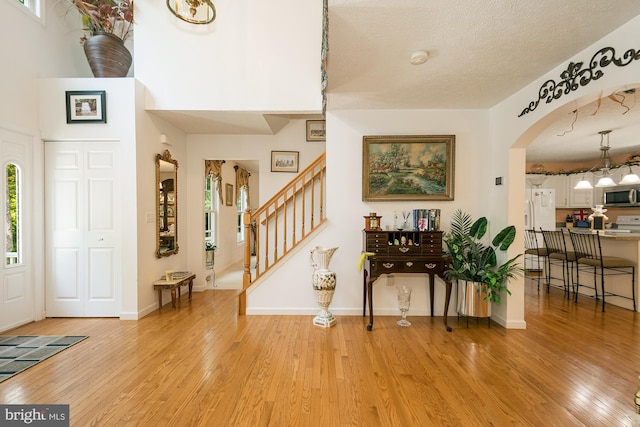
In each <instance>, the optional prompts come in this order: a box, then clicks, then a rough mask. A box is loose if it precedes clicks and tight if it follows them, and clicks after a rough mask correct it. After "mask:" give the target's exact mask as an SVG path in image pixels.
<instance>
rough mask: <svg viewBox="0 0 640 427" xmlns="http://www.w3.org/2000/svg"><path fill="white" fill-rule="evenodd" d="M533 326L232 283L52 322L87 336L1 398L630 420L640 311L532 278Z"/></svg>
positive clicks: (139, 409)
mask: <svg viewBox="0 0 640 427" xmlns="http://www.w3.org/2000/svg"><path fill="white" fill-rule="evenodd" d="M528 282H529V283H528V284H527V289H526V293H527V297H526V321H527V325H528V328H527V329H526V330H506V329H504V328H502V327H500V326H498V325H497V324H495V323H493V324H492V325H491V327H490V328H489V327H487V322H486V320H483V321H480V322H476V321H474V320H472V321H470V322H469V327H468V328H467V326H466V321H464V320H461V321H460V322H459V323H458V322H457V321H456V319H455V318H453V319H451V320H450V324H451V325H452V326H453V328H454V330H453V332H450V333H447V332H446V331H445V329H444V327H443V325H442V318H440V317H436V318H429V317H412V316H411V312H409V316H408V318H409V320H410V321H411V322H412V323H413V325H412V326H411V327H409V328H401V327H399V326H397V325H396V321H397V320H398V318H399V316H394V317H376V321H375V326H374V330H373V331H372V332H367V331H366V323H367V320H366V319H365V318H363V317H360V316H353V317H350V316H349V317H347V316H340V317H338V323H337V325H336V326H335V327H333V328H331V329H321V328H318V327H314V326H313V325H312V317H311V316H241V317H238V316H237V315H236V313H237V298H236V297H235V294H236V292H237V291H234V290H213V291H206V292H202V293H194V296H193V300H192V301H191V302H189V301H188V299H187V296H186V295H183V296H182V299H181V300H180V301H179V305H178V309H177V310H175V311H173V310H171V309H170V308H164V309H163V310H162V311H156V312H154V313H152V314H151V315H149V316H147V317H145V318H144V319H141V320H140V321H137V322H135V321H120V320H117V319H46V320H44V321H41V322H36V323H32V324H29V325H26V326H23V327H20V328H17V329H14V330H12V331H8V332H7V333H6V334H10V335H29V334H43V335H44V334H56V335H73V334H78V335H88V336H89V338H88V339H86V340H84V341H83V342H81V343H79V344H77V345H75V346H73V347H71V348H70V349H68V350H65V351H64V352H63V353H60V354H59V355H56V356H54V357H52V358H50V359H48V360H46V361H44V362H42V363H40V364H38V365H36V366H35V367H33V368H30V369H28V370H27V371H25V372H23V373H20V374H18V375H17V376H15V377H13V378H11V379H9V380H7V381H5V382H3V383H1V384H0V401H1V402H2V403H13V404H19V403H29V404H55V403H59V404H70V419H71V425H72V426H94V425H95V426H116V425H117V426H347V425H349V426H432V425H434V426H436V425H437V426H506V425H511V426H528V425H531V426H574V425H575V426H582V425H584V426H623V425H626V426H629V425H631V419H632V418H631V417H632V416H633V411H634V406H633V395H634V392H635V390H636V388H637V387H638V385H639V382H638V372H639V371H640V320H639V318H638V313H634V312H631V311H629V310H624V309H621V308H619V307H615V306H613V305H608V306H607V312H606V313H602V312H601V311H600V307H599V306H598V304H597V303H596V302H595V301H593V300H589V299H586V298H581V299H580V302H579V303H578V304H575V303H573V302H571V301H567V300H566V299H565V298H564V297H563V292H562V290H559V289H554V288H552V289H551V290H550V291H549V292H547V291H546V290H544V291H541V292H540V294H538V292H537V291H536V287H535V281H528Z"/></svg>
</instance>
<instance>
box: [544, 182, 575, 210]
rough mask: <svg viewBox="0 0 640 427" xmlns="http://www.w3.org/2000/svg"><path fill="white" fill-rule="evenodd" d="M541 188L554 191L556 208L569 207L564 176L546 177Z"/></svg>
mask: <svg viewBox="0 0 640 427" xmlns="http://www.w3.org/2000/svg"><path fill="white" fill-rule="evenodd" d="M543 187H544V188H553V189H554V190H556V208H566V207H569V193H568V192H567V176H566V175H548V176H547V179H546V181H545V182H544V185H543Z"/></svg>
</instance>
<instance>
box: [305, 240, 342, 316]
mask: <svg viewBox="0 0 640 427" xmlns="http://www.w3.org/2000/svg"><path fill="white" fill-rule="evenodd" d="M336 250H338V248H323V247H320V246H316V247H315V248H313V249H311V252H310V259H311V266H312V267H313V274H312V276H311V283H312V284H313V290H314V292H315V294H316V302H317V303H318V305H319V306H320V309H321V310H320V312H319V313H318V314H317V316H316V317H315V318H314V319H313V324H314V325H316V326H320V327H321V328H330V327H332V326H333V325H335V324H336V318H335V317H333V314H331V312H330V311H329V304H331V300H332V299H333V293H334V291H335V289H336V273H334V272H333V271H331V270H329V262H331V257H332V256H333V253H334V252H335V251H336Z"/></svg>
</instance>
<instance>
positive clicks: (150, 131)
mask: <svg viewBox="0 0 640 427" xmlns="http://www.w3.org/2000/svg"><path fill="white" fill-rule="evenodd" d="M144 97H145V88H144V86H143V85H142V83H139V82H137V85H136V116H135V117H136V160H137V162H136V166H135V172H136V177H137V186H132V187H131V191H132V192H134V191H137V216H135V217H132V218H131V220H133V218H136V222H137V247H136V250H137V268H138V271H137V277H138V280H137V289H136V290H137V300H138V307H137V308H138V311H139V317H143V316H145V315H147V314H149V313H151V312H152V311H154V310H157V309H158V296H157V292H156V291H154V290H153V282H155V281H156V280H158V279H159V278H160V277H161V276H162V275H163V274H164V272H165V270H176V271H182V270H186V266H187V260H188V256H189V253H188V250H189V241H188V240H189V238H188V233H187V221H188V212H189V211H190V210H191V209H192V208H191V203H190V202H189V194H188V189H187V186H188V182H187V174H188V170H189V168H188V165H187V156H186V146H185V140H186V136H185V134H184V132H182V131H181V130H179V129H177V128H176V127H175V126H173V125H171V124H170V123H167V122H166V121H164V120H162V119H160V118H158V117H157V116H155V115H153V114H149V113H148V112H146V111H145V110H144V102H143V100H144ZM162 135H164V137H165V139H166V142H165V143H163V142H162ZM165 150H169V152H170V153H171V157H172V158H173V159H174V160H176V161H177V162H178V178H177V179H178V194H177V200H178V205H177V211H178V222H177V230H178V247H179V249H178V253H177V254H175V255H171V256H168V257H163V258H157V257H156V241H157V240H156V239H157V234H156V215H157V209H156V195H157V186H156V163H155V157H156V155H157V154H162V153H163V152H164V151H165ZM148 219H150V220H148ZM163 301H164V302H165V304H167V303H169V304H170V301H171V299H170V298H169V291H166V295H164V296H163Z"/></svg>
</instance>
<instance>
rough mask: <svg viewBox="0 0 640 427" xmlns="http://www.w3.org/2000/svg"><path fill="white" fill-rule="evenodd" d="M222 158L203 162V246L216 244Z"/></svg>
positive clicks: (220, 198)
mask: <svg viewBox="0 0 640 427" xmlns="http://www.w3.org/2000/svg"><path fill="white" fill-rule="evenodd" d="M223 164H224V160H205V162H204V176H205V182H204V242H205V248H207V247H210V245H213V246H217V245H218V212H219V209H220V203H222V165H223Z"/></svg>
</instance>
